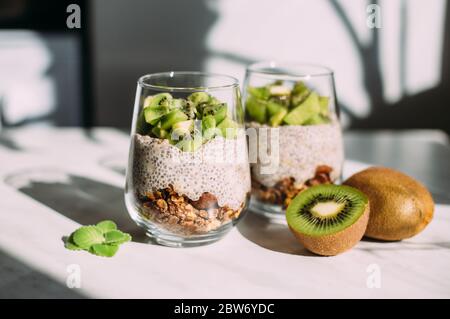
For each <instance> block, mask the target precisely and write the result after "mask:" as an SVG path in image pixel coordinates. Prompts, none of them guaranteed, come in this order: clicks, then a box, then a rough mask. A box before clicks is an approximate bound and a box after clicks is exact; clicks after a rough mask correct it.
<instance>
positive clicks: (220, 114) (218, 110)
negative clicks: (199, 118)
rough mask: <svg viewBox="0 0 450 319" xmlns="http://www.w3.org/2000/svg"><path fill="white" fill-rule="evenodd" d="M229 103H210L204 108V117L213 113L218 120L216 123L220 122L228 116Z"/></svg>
mask: <svg viewBox="0 0 450 319" xmlns="http://www.w3.org/2000/svg"><path fill="white" fill-rule="evenodd" d="M227 112H228V111H227V104H226V103H221V104H216V105H209V106H206V107H204V108H203V112H202V113H203V117H206V116H209V115H212V116H214V119H215V121H216V124H219V123H220V122H222V121H223V119H224V118H225V117H226V116H227Z"/></svg>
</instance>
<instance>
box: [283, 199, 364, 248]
mask: <svg viewBox="0 0 450 319" xmlns="http://www.w3.org/2000/svg"><path fill="white" fill-rule="evenodd" d="M369 211H370V208H369V205H367V206H366V209H365V210H364V213H363V214H362V215H361V217H359V219H358V220H357V221H356V222H355V223H354V224H353V225H351V226H350V227H347V228H346V229H344V230H341V231H340V232H337V233H335V234H331V235H325V236H308V235H304V234H302V233H300V232H298V231H296V230H295V229H293V228H291V227H290V226H289V228H290V230H291V231H292V232H293V233H294V235H295V237H297V239H298V241H299V242H300V243H301V244H302V245H303V246H304V247H305V248H306V249H308V250H309V251H311V252H313V253H315V254H317V255H321V256H335V255H338V254H341V253H343V252H345V251H347V250H349V249H350V248H352V247H353V246H355V245H356V244H357V243H358V242H359V241H360V240H361V238H362V237H363V236H364V232H365V230H366V227H367V222H368V221H369Z"/></svg>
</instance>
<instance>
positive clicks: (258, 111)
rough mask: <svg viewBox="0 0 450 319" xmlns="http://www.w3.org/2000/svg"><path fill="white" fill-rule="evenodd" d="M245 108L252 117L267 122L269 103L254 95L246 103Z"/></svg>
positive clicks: (260, 121)
mask: <svg viewBox="0 0 450 319" xmlns="http://www.w3.org/2000/svg"><path fill="white" fill-rule="evenodd" d="M245 108H246V111H247V113H248V114H249V116H250V118H252V119H254V120H255V121H256V122H258V123H261V124H264V123H265V122H266V113H267V105H266V103H262V102H261V101H259V100H257V99H256V98H254V97H251V96H250V97H249V98H248V99H247V102H246V103H245Z"/></svg>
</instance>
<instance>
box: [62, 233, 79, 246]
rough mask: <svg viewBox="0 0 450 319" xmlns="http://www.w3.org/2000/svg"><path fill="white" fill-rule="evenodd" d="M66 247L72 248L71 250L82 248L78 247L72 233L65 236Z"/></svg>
mask: <svg viewBox="0 0 450 319" xmlns="http://www.w3.org/2000/svg"><path fill="white" fill-rule="evenodd" d="M64 247H66V248H67V249H70V250H82V248H80V247H78V246H77V245H76V244H75V243H74V242H73V236H72V235H70V236H69V237H65V238H64Z"/></svg>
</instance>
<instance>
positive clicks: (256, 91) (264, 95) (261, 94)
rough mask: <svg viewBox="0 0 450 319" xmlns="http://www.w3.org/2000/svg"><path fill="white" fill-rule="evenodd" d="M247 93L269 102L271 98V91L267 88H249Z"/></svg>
mask: <svg viewBox="0 0 450 319" xmlns="http://www.w3.org/2000/svg"><path fill="white" fill-rule="evenodd" d="M247 92H248V94H250V95H251V96H252V97H254V98H256V99H261V100H267V99H268V98H269V97H270V92H269V89H268V88H267V87H265V86H261V87H252V86H249V87H248V88H247Z"/></svg>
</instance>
